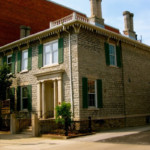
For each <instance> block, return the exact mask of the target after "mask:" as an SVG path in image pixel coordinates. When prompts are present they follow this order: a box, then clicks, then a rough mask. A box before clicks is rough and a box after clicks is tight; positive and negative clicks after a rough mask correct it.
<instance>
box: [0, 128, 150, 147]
mask: <svg viewBox="0 0 150 150" xmlns="http://www.w3.org/2000/svg"><path fill="white" fill-rule="evenodd" d="M148 130H150V126H144V127H137V128H125V129H118V130H113V131H107V132H101V133H97V134H95V135H90V136H85V137H79V138H74V139H69V140H54V139H49V138H40V137H39V138H34V137H31V135H23V134H15V135H11V134H9V132H7V133H5V132H0V150H27V149H36V150H50V149H52V150H67V149H71V150H77V149H80V150H104V149H105V150H110V149H111V150H120V149H121V150H133V149H135V150H149V149H150V145H139V144H120V143H101V142H95V141H100V140H103V139H108V138H111V137H119V136H124V135H132V134H136V133H140V132H143V131H148Z"/></svg>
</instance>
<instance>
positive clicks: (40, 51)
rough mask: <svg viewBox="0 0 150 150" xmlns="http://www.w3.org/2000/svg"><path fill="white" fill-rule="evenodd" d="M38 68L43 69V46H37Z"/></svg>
mask: <svg viewBox="0 0 150 150" xmlns="http://www.w3.org/2000/svg"><path fill="white" fill-rule="evenodd" d="M38 67H39V68H41V67H43V44H40V45H39V46H38Z"/></svg>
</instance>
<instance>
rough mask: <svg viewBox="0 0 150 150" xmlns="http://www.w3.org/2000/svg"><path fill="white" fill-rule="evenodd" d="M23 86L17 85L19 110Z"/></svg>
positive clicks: (19, 108) (18, 108)
mask: <svg viewBox="0 0 150 150" xmlns="http://www.w3.org/2000/svg"><path fill="white" fill-rule="evenodd" d="M20 105H21V87H20V86H18V87H17V111H20V110H21V106H20Z"/></svg>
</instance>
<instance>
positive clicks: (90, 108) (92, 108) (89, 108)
mask: <svg viewBox="0 0 150 150" xmlns="http://www.w3.org/2000/svg"><path fill="white" fill-rule="evenodd" d="M87 110H99V108H96V107H88V108H87Z"/></svg>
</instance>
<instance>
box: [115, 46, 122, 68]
mask: <svg viewBox="0 0 150 150" xmlns="http://www.w3.org/2000/svg"><path fill="white" fill-rule="evenodd" d="M116 56H117V66H118V67H121V66H122V61H121V47H120V46H116Z"/></svg>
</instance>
